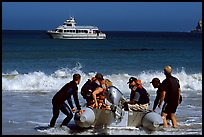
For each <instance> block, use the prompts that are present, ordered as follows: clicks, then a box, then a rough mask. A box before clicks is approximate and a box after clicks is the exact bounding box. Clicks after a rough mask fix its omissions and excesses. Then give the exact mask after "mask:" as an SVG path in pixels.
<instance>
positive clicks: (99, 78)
mask: <svg viewBox="0 0 204 137" xmlns="http://www.w3.org/2000/svg"><path fill="white" fill-rule="evenodd" d="M95 78H96V79H97V80H100V81H102V80H104V79H103V75H102V74H101V73H96V75H95Z"/></svg>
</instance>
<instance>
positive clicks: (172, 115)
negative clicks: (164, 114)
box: [170, 113, 177, 128]
mask: <svg viewBox="0 0 204 137" xmlns="http://www.w3.org/2000/svg"><path fill="white" fill-rule="evenodd" d="M170 116H171V121H172V125H173V127H174V128H176V126H177V125H176V118H175V115H174V113H171V114H170Z"/></svg>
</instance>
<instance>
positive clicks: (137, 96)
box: [128, 92, 140, 104]
mask: <svg viewBox="0 0 204 137" xmlns="http://www.w3.org/2000/svg"><path fill="white" fill-rule="evenodd" d="M139 99H140V94H139V93H138V92H136V93H135V96H134V97H133V99H132V100H130V101H129V102H128V104H136V103H138V101H139Z"/></svg>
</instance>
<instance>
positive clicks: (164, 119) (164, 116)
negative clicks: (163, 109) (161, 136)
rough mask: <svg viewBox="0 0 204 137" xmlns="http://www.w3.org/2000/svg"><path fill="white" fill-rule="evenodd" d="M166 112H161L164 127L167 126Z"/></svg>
mask: <svg viewBox="0 0 204 137" xmlns="http://www.w3.org/2000/svg"><path fill="white" fill-rule="evenodd" d="M166 116H167V114H166V113H163V122H164V128H166V127H167V126H168V124H167V121H166Z"/></svg>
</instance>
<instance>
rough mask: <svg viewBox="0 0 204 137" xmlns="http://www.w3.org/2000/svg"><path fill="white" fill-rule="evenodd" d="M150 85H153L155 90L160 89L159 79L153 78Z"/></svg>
mask: <svg viewBox="0 0 204 137" xmlns="http://www.w3.org/2000/svg"><path fill="white" fill-rule="evenodd" d="M150 83H152V85H153V87H154V88H158V87H159V85H160V80H159V79H158V78H153V79H152V81H151V82H150Z"/></svg>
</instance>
